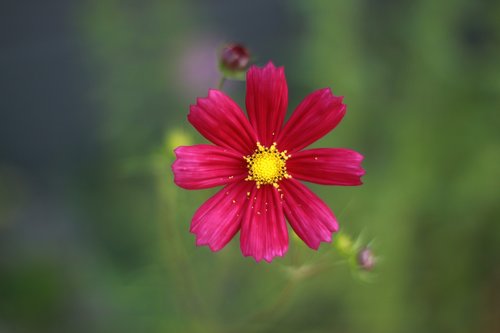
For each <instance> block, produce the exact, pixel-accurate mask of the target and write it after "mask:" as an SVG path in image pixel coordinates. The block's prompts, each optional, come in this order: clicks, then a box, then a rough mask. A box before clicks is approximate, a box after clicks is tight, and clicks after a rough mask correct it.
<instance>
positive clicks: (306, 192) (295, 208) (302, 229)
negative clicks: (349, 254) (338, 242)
mask: <svg viewBox="0 0 500 333" xmlns="http://www.w3.org/2000/svg"><path fill="white" fill-rule="evenodd" d="M280 187H281V189H282V191H283V200H284V205H283V207H284V211H285V216H286V218H287V220H288V222H290V225H291V226H292V228H293V230H294V231H295V233H296V234H297V236H299V237H300V238H301V239H302V240H303V241H304V242H305V243H306V244H307V245H308V246H309V247H310V248H312V249H316V250H317V249H318V247H319V245H320V243H321V242H330V241H331V240H332V233H333V232H336V231H337V230H338V225H337V220H336V219H335V216H334V215H333V213H332V211H331V210H330V208H328V206H327V205H326V204H325V203H324V202H323V201H322V200H321V199H320V198H318V196H316V195H315V194H314V193H313V192H312V191H311V190H310V189H308V188H307V187H306V186H305V185H303V184H301V183H300V182H298V181H297V180H294V179H288V180H286V181H283V182H281V183H280Z"/></svg>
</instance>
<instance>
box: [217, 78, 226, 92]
mask: <svg viewBox="0 0 500 333" xmlns="http://www.w3.org/2000/svg"><path fill="white" fill-rule="evenodd" d="M225 82H226V77H225V76H224V75H223V76H221V78H220V80H219V83H218V84H217V89H218V90H222V87H224V83H225Z"/></svg>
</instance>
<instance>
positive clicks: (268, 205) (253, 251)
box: [240, 185, 288, 262]
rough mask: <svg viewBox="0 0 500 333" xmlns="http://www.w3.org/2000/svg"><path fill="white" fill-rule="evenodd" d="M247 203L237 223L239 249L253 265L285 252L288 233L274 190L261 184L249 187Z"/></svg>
mask: <svg viewBox="0 0 500 333" xmlns="http://www.w3.org/2000/svg"><path fill="white" fill-rule="evenodd" d="M249 197H250V204H249V205H248V206H247V208H246V212H245V215H244V217H243V220H242V224H241V232H240V246H241V252H242V253H243V255H244V256H252V257H254V258H255V260H256V261H257V262H259V261H260V260H262V259H264V260H265V261H267V262H271V261H272V260H273V258H274V257H276V256H280V257H281V256H283V255H285V253H286V252H287V250H288V230H287V226H286V222H285V217H284V215H283V207H282V202H281V200H280V197H279V194H278V191H277V190H276V189H275V188H274V187H272V186H270V185H264V186H262V187H261V188H260V189H257V188H256V187H254V188H253V190H252V192H251V193H250V196H249Z"/></svg>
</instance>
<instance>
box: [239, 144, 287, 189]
mask: <svg viewBox="0 0 500 333" xmlns="http://www.w3.org/2000/svg"><path fill="white" fill-rule="evenodd" d="M286 153H287V151H286V150H284V151H282V152H280V151H278V150H277V149H276V142H275V143H273V144H272V146H271V147H264V146H262V145H261V144H260V142H257V149H255V152H254V153H253V154H252V155H249V156H244V157H243V158H244V159H245V161H247V167H248V177H247V178H245V180H253V181H255V182H256V183H257V188H260V186H261V185H271V184H272V185H273V186H274V187H276V188H278V187H279V185H278V181H280V180H282V179H283V178H292V176H290V175H289V174H288V173H287V172H286V160H287V159H288V158H290V156H291V155H287V154H286Z"/></svg>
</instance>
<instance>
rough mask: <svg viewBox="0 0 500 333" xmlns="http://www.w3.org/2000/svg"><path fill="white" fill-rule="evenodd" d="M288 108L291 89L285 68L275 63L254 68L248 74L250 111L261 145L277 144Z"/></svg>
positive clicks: (248, 108)
mask: <svg viewBox="0 0 500 333" xmlns="http://www.w3.org/2000/svg"><path fill="white" fill-rule="evenodd" d="M287 106H288V87H287V84H286V78H285V71H284V69H283V67H279V68H276V67H274V65H273V63H272V62H269V63H268V64H267V65H266V67H264V68H258V67H256V66H252V67H251V68H250V69H249V70H248V72H247V94H246V107H247V112H248V116H249V118H250V123H251V124H252V126H253V128H255V130H256V132H257V137H258V139H259V141H260V143H261V144H262V145H264V146H266V147H269V146H270V145H272V144H273V142H275V141H276V138H277V137H278V134H279V131H280V130H281V126H282V125H283V119H285V114H286V108H287Z"/></svg>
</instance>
